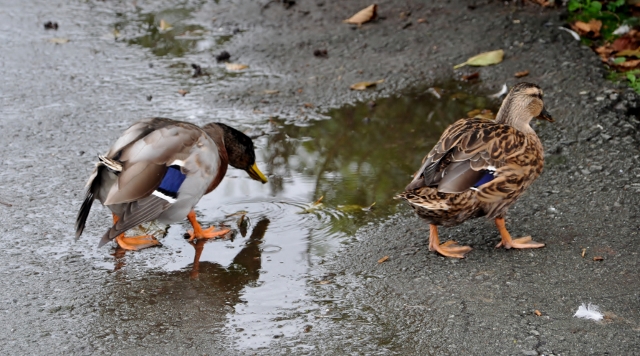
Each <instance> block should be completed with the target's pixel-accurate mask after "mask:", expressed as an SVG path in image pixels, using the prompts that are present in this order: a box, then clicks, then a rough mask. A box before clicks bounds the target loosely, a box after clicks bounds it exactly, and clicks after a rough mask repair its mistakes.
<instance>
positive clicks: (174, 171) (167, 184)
mask: <svg viewBox="0 0 640 356" xmlns="http://www.w3.org/2000/svg"><path fill="white" fill-rule="evenodd" d="M185 178H187V176H186V174H184V173H182V172H181V171H180V166H170V167H169V169H167V173H166V174H165V175H164V178H162V182H161V183H160V186H159V187H158V191H160V192H161V193H164V194H166V195H168V196H170V197H173V198H175V197H176V196H178V190H179V189H180V186H181V185H182V182H184V180H185Z"/></svg>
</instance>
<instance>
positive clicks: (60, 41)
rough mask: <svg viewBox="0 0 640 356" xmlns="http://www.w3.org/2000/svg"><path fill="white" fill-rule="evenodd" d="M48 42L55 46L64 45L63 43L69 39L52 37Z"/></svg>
mask: <svg viewBox="0 0 640 356" xmlns="http://www.w3.org/2000/svg"><path fill="white" fill-rule="evenodd" d="M49 42H51V43H55V44H65V43H67V42H69V39H68V38H62V37H54V38H50V39H49Z"/></svg>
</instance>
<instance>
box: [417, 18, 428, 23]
mask: <svg viewBox="0 0 640 356" xmlns="http://www.w3.org/2000/svg"><path fill="white" fill-rule="evenodd" d="M425 22H427V20H426V19H418V23H425Z"/></svg>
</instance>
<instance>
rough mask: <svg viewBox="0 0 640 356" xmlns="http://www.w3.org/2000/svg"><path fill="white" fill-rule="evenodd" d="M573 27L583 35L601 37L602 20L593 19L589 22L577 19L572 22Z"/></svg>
mask: <svg viewBox="0 0 640 356" xmlns="http://www.w3.org/2000/svg"><path fill="white" fill-rule="evenodd" d="M571 28H572V29H573V30H574V31H576V32H577V33H579V34H580V35H581V36H588V37H591V38H597V37H600V29H601V28H602V21H600V20H596V19H591V20H590V21H589V22H583V21H576V22H574V23H572V24H571Z"/></svg>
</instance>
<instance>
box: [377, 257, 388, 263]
mask: <svg viewBox="0 0 640 356" xmlns="http://www.w3.org/2000/svg"><path fill="white" fill-rule="evenodd" d="M388 259H389V256H384V257H382V258H381V259H379V260H378V263H382V262H384V261H386V260H388Z"/></svg>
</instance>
